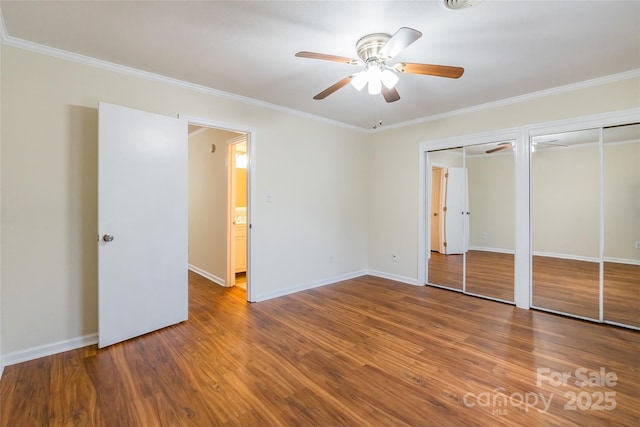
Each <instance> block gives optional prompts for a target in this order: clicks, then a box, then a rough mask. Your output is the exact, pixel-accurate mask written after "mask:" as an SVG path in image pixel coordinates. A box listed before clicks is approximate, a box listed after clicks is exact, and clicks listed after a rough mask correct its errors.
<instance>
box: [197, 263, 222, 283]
mask: <svg viewBox="0 0 640 427" xmlns="http://www.w3.org/2000/svg"><path fill="white" fill-rule="evenodd" d="M189 270H191V271H193V272H194V273H198V274H199V275H201V276H202V277H205V278H207V279H209V280H211V281H212V282H214V283H216V284H218V285H220V286H227V283H226V281H225V280H224V279H222V278H220V277H218V276H216V275H215V274H211V273H209V272H207V271H204V270H203V269H201V268H198V267H196V266H195V265H191V264H189Z"/></svg>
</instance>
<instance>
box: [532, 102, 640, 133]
mask: <svg viewBox="0 0 640 427" xmlns="http://www.w3.org/2000/svg"><path fill="white" fill-rule="evenodd" d="M639 121H640V107H635V108H629V109H627V110H621V111H613V112H609V113H599V114H592V115H589V116H583V117H574V118H571V119H563V120H556V121H552V122H545V123H536V124H531V125H526V126H523V128H524V130H525V131H526V132H527V140H529V139H530V138H533V137H536V136H542V135H546V134H554V133H563V132H573V131H577V130H585V129H596V128H600V127H609V126H616V125H622V124H627V123H637V122H639Z"/></svg>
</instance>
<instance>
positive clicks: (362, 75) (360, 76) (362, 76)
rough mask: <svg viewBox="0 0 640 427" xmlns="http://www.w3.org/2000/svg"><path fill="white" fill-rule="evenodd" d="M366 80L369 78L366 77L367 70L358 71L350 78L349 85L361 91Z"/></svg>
mask: <svg viewBox="0 0 640 427" xmlns="http://www.w3.org/2000/svg"><path fill="white" fill-rule="evenodd" d="M368 81H369V78H368V77H367V72H366V71H360V72H359V73H356V74H354V76H353V78H352V79H351V85H352V86H353V87H354V88H356V90H358V91H361V90H362V89H363V88H364V87H365V86H366V85H367V82H368Z"/></svg>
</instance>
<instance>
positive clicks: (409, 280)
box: [366, 270, 424, 286]
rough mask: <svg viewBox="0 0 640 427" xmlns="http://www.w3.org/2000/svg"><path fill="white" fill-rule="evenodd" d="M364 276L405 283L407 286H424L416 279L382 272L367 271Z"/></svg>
mask: <svg viewBox="0 0 640 427" xmlns="http://www.w3.org/2000/svg"><path fill="white" fill-rule="evenodd" d="M366 274H367V275H369V276H375V277H380V278H382V279H388V280H393V281H394V282H400V283H405V284H407V285H413V286H424V283H420V282H418V280H417V279H414V278H412V277H407V276H399V275H397V274H390V273H385V272H384V271H378V270H367V273H366Z"/></svg>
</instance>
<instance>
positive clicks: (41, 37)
mask: <svg viewBox="0 0 640 427" xmlns="http://www.w3.org/2000/svg"><path fill="white" fill-rule="evenodd" d="M0 7H1V10H2V15H3V17H4V24H5V30H6V34H4V37H3V38H4V41H5V43H8V44H12V43H13V44H15V45H20V42H21V41H22V40H24V41H29V42H33V43H37V44H41V45H45V46H50V47H55V48H57V49H62V50H64V51H69V52H74V53H78V54H81V55H85V56H89V57H93V58H98V59H102V60H105V61H109V62H112V63H115V64H120V65H124V66H128V67H133V68H136V69H140V70H144V71H148V72H152V73H155V74H159V75H162V76H167V77H171V78H174V79H179V80H183V81H186V82H190V83H195V84H198V85H202V86H206V87H209V88H213V89H217V90H220V91H224V92H228V93H231V94H236V95H241V96H243V97H248V98H252V99H255V100H259V101H262V102H266V103H270V104H274V105H277V106H281V107H286V108H290V109H294V110H298V111H302V112H305V113H309V114H312V115H316V116H320V117H324V118H327V119H331V120H335V121H338V122H342V123H345V124H348V125H352V126H356V127H360V128H365V129H371V128H372V126H373V125H374V123H375V122H376V121H377V120H378V119H381V120H382V121H383V124H384V126H390V125H397V124H399V123H403V122H407V121H412V120H417V119H420V118H423V117H426V116H433V115H437V114H441V113H446V112H450V111H455V110H459V109H463V108H468V107H473V106H478V105H481V104H485V103H490V102H493V101H498V100H501V99H506V98H511V97H516V96H520V95H525V94H530V93H533V92H538V91H541V90H546V89H550V88H556V87H560V86H564V85H569V84H572V83H577V82H583V81H586V80H591V79H597V78H601V77H605V76H610V75H614V74H618V73H625V72H632V73H633V72H637V71H638V70H640V1H560V0H556V1H495V0H485V1H483V2H481V3H479V4H477V5H475V6H474V7H471V8H469V9H464V10H458V11H452V10H448V9H446V8H444V6H443V5H442V2H441V1H436V0H433V1H408V2H407V1H352V2H344V1H331V2H330V1H314V2H302V1H280V2H278V1H198V2H191V1H135V2H134V1H124V2H120V1H102V2H99V1H1V2H0ZM403 26H406V27H411V28H415V29H417V30H419V31H421V32H422V33H423V37H422V38H421V39H419V40H418V41H416V42H415V43H413V44H412V45H411V46H409V47H408V48H407V49H405V50H404V51H403V52H402V53H401V54H400V55H398V56H397V57H396V58H394V60H392V61H390V63H391V64H393V63H395V62H398V61H404V62H418V63H429V64H443V65H454V66H460V67H464V68H465V73H464V75H463V76H462V77H461V78H460V79H457V80H455V79H447V78H441V77H432V76H423V75H409V74H403V75H401V76H400V82H399V83H398V85H397V89H398V91H399V93H400V96H401V97H402V98H401V99H400V100H399V101H397V102H395V103H391V104H386V103H385V102H384V101H383V99H382V98H381V97H380V96H377V97H372V96H370V95H368V94H367V91H366V90H363V91H362V92H357V91H356V90H355V89H354V88H353V87H351V86H350V85H349V86H346V87H344V88H342V89H340V90H339V91H337V92H336V93H334V94H333V95H331V96H329V97H327V98H326V99H324V100H322V101H316V100H313V99H312V97H313V96H314V95H315V94H317V93H318V92H320V91H322V90H324V89H326V88H327V87H328V86H330V85H332V84H333V83H335V82H337V81H338V80H340V79H342V78H343V77H346V76H348V75H350V74H352V73H353V72H357V71H359V70H360V69H359V68H358V67H357V66H352V65H346V64H341V63H335V62H328V61H319V60H312V59H305V58H296V57H294V54H295V53H296V52H298V51H301V50H307V51H314V52H323V53H329V54H334V55H340V56H347V57H354V58H356V57H357V55H356V52H355V43H356V41H357V40H358V39H359V38H360V37H362V36H363V35H365V34H369V33H374V32H386V33H389V34H393V33H394V32H395V31H396V30H398V28H400V27H403ZM639 96H640V94H639Z"/></svg>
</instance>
